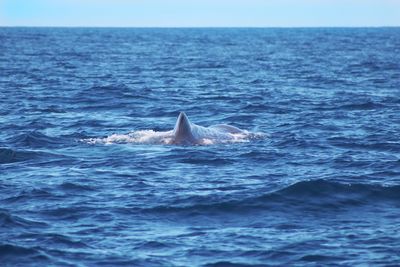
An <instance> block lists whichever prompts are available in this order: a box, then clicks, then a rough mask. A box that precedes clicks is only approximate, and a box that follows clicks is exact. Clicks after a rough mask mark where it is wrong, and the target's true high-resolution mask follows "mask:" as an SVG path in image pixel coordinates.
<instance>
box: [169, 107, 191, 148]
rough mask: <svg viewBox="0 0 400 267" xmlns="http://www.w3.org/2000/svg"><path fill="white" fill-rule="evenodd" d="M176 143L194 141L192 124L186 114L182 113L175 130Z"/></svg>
mask: <svg viewBox="0 0 400 267" xmlns="http://www.w3.org/2000/svg"><path fill="white" fill-rule="evenodd" d="M174 136H175V141H176V142H191V141H192V140H194V136H193V134H192V126H191V123H190V121H189V119H188V117H187V116H186V114H185V112H181V113H180V114H179V117H178V119H177V121H176V124H175V128H174Z"/></svg>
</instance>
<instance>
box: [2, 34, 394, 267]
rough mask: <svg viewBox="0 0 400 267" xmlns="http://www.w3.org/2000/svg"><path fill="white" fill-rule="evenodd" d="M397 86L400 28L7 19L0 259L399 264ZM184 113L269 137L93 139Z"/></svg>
mask: <svg viewBox="0 0 400 267" xmlns="http://www.w3.org/2000/svg"><path fill="white" fill-rule="evenodd" d="M399 89H400V30H399V28H377V29H340V28H338V29H79V28H75V29H72V28H71V29H63V28H58V29H51V28H48V29H47V28H0V106H1V109H0V114H1V116H0V147H1V148H0V172H1V173H0V227H1V228H0V261H1V265H2V266H14V265H18V264H19V265H21V266H48V265H56V266H75V265H79V266H242V265H246V266H247V265H257V264H258V265H260V266H264V265H316V266H323V265H340V266H354V265H362V264H370V265H374V266H379V265H382V266H386V265H396V264H398V263H399V262H400V254H399V250H398V249H399V247H400V226H399V225H400V115H399V114H400V91H399ZM179 111H185V112H186V113H187V114H188V116H189V117H190V119H191V120H192V121H193V122H195V123H197V124H199V125H203V126H208V125H212V124H219V123H225V124H230V125H233V126H236V127H239V128H241V129H246V130H248V131H252V132H262V133H264V134H265V135H266V138H261V139H257V140H249V141H248V142H238V143H225V144H214V145H206V146H174V145H157V144H146V143H140V142H129V140H127V141H126V142H88V141H87V140H108V139H107V138H111V139H112V137H113V136H114V137H115V136H125V137H126V136H128V137H129V135H130V134H131V133H132V132H136V133H137V131H147V130H154V131H156V132H157V131H168V130H171V129H172V128H173V127H174V123H175V120H176V117H177V116H178V114H179ZM85 140H86V141H85Z"/></svg>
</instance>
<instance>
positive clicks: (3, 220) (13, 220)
mask: <svg viewBox="0 0 400 267" xmlns="http://www.w3.org/2000/svg"><path fill="white" fill-rule="evenodd" d="M46 226H47V224H46V223H43V222H36V221H32V220H27V219H24V218H22V217H19V216H15V215H11V214H10V213H9V212H7V211H6V210H0V228H8V229H10V228H13V227H46Z"/></svg>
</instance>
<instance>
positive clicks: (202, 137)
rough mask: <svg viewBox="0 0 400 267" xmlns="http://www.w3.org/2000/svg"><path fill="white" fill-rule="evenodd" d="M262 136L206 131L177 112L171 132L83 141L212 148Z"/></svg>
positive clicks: (228, 128)
mask: <svg viewBox="0 0 400 267" xmlns="http://www.w3.org/2000/svg"><path fill="white" fill-rule="evenodd" d="M262 136H264V135H263V134H262V133H252V132H249V131H247V130H242V129H239V128H237V127H235V126H232V125H228V124H215V125H211V126H208V127H204V126H200V125H197V124H195V123H193V122H191V121H190V120H189V118H188V116H187V115H186V113H185V112H180V113H179V116H178V118H177V120H176V122H175V126H174V128H173V129H172V130H168V131H154V130H138V131H132V132H129V133H128V134H112V135H110V136H107V137H105V138H88V139H84V140H82V141H84V142H86V143H89V144H96V143H103V144H115V143H118V144H121V143H134V144H159V145H182V146H190V145H213V144H224V143H237V142H247V141H250V140H252V139H258V138H260V137H262Z"/></svg>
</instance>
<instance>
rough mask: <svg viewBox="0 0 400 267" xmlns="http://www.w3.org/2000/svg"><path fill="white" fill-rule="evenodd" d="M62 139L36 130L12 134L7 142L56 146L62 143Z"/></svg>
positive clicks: (16, 144) (26, 145)
mask: <svg viewBox="0 0 400 267" xmlns="http://www.w3.org/2000/svg"><path fill="white" fill-rule="evenodd" d="M62 141H63V140H61V139H57V138H54V137H50V136H47V135H45V134H42V133H40V132H38V131H32V132H27V133H23V134H20V135H17V136H14V137H12V138H10V139H9V140H8V142H9V143H11V144H13V145H15V146H23V147H31V148H38V147H58V146H61V145H62V144H63V142H62Z"/></svg>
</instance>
